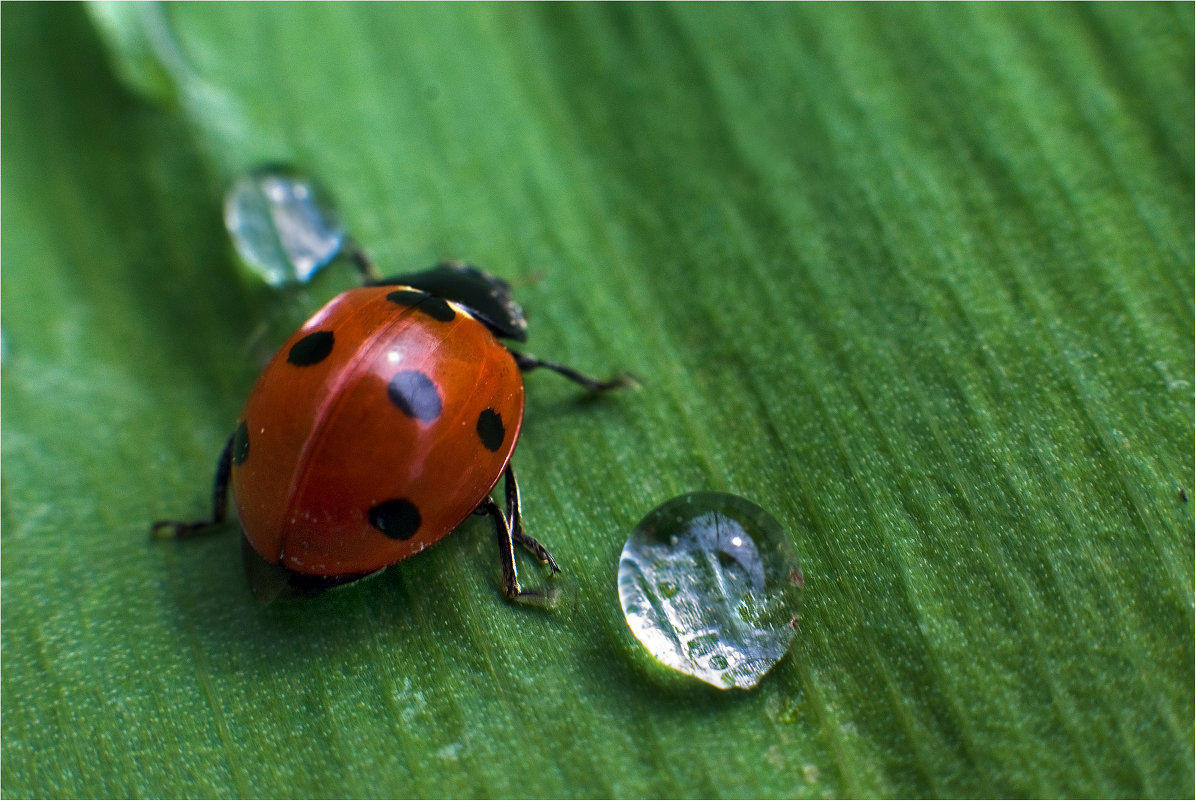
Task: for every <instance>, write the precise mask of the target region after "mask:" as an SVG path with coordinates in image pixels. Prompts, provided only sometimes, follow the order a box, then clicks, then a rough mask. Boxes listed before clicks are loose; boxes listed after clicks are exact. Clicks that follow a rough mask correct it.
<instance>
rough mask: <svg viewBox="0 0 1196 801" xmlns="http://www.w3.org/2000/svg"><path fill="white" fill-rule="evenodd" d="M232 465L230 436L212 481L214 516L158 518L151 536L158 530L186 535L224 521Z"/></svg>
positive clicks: (176, 534) (181, 535)
mask: <svg viewBox="0 0 1196 801" xmlns="http://www.w3.org/2000/svg"><path fill="white" fill-rule="evenodd" d="M232 467H233V437H229V438H228V442H226V443H225V444H224V450H222V451H221V452H220V460H219V461H218V462H217V463H216V479H215V480H214V481H213V482H212V516H211V517H209V518H206V519H204V520H157V521H155V522H154V523H153V525H151V526H150V536H151V537H155V536H158V532H160V531H166V532H168V533H169V534H170V535H171V536H173V537H186V536H188V535H191V534H194V533H195V532H197V531H200V530H202V529H205V528H210V527H211V526H216V525H219V524H221V523H223V522H224V518H225V517H226V516H227V514H228V479H229V475H230V474H231V473H232Z"/></svg>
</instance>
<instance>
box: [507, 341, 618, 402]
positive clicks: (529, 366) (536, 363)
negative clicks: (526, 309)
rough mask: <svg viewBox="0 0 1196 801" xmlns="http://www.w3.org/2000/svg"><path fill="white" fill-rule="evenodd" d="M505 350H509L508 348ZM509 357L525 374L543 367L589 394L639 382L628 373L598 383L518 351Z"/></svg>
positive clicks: (586, 376)
mask: <svg viewBox="0 0 1196 801" xmlns="http://www.w3.org/2000/svg"><path fill="white" fill-rule="evenodd" d="M507 350H510V348H508V349H507ZM510 352H511V355H512V356H514V357H515V364H517V365H518V366H519V369H520V370H522V371H523V372H525V373H530V372H531V371H532V370H538V369H539V368H541V367H543V368H544V369H545V370H551V371H553V372H554V373H558V374H559V375H563V376H564V377H565V378H567V379H569V380H570V381H572V382H573V383H575V384H580V385H581V386H583V387H585V388H586V389H587V390H589V391H590V392H606V391H608V390H612V389H619V388H620V387H634V386H636V385H637V384H638V383H639V382H638V381H636V380H635V377H634V376H632V375H631V374H630V373H620V374H619V375H617V376H615V377H613V378H610V379H608V380H606V381H600V380H598V379H597V378H592V377H591V376H588V375H586V374H585V373H581V372H578V371H577V370H574V369H573V368H572V367H566V366H565V365H563V364H557V363H556V362H549V361H545V360H543V359H538V358H536V357H535V356H533V355H531V354H530V353H520V352H518V351H514V350H510Z"/></svg>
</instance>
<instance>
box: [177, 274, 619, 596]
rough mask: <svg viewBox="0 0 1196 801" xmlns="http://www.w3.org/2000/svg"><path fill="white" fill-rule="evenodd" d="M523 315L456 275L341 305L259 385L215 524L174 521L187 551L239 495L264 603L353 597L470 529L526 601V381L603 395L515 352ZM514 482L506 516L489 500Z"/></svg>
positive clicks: (311, 324) (502, 286)
mask: <svg viewBox="0 0 1196 801" xmlns="http://www.w3.org/2000/svg"><path fill="white" fill-rule="evenodd" d="M498 337H503V338H509V339H514V340H517V341H520V342H522V341H524V340H526V338H527V324H526V322H525V320H524V317H523V310H522V309H521V308H520V307H519V305H518V304H517V303H515V301H514V300H512V299H511V296H510V287H509V286H508V285H507V283H506V282H504V281H502V280H501V279H498V278H495V277H494V276H490V275H487V274H486V273H483V272H482V271H480V270H478V269H476V268H473V267H468V266H465V265H459V264H442V265H440V266H438V267H436V268H433V269H432V270H428V271H425V272H423V273H417V274H413V275H406V276H396V277H395V278H391V279H387V280H384V281H378V282H370V283H368V284H367V285H366V286H364V287H361V288H359V289H351V290H349V291H347V292H344V293H342V294H341V295H338V296H337V297H335V298H333V299H332V301H331V302H329V303H328V305H326V306H325V307H324V308H323V309H321V310H320V311H318V312H317V313H316V314H315V315H314V316H313V317H312V318H311V319H310V320H308V321H307V322H306V323H305V324H304V325H303V327H302V328H300V329H299V330H298V331H296V332H295V334H294V335H292V336H291V338H290V339H289V340H288V341H287V342H286V344H284V345H283V346H282V348H281V349H280V350H279V351H278V353H277V354H276V355H275V356H274V358H273V359H272V360H271V361H270V363H269V364H268V365H267V366H266V369H265V370H264V371H263V372H262V375H261V377H260V378H259V379H258V381H257V384H256V385H255V386H254V388H253V391H252V392H251V393H250V394H249V399H248V401H246V403H245V409H244V411H243V412H242V413H241V417H240V420H239V421H238V423H237V427H236V430H235V431H234V433H233V435H232V436H231V437H230V438H229V440H228V443H227V444H226V445H225V447H224V451H223V453H222V454H221V456H220V461H219V465H218V467H217V471H216V479H215V486H214V489H213V493H212V515H211V517H210V518H208V519H204V520H198V521H192V522H183V521H175V520H162V521H158V522H156V523H154V524H153V531H154V532H155V533H156V532H159V531H164V530H165V531H170V532H172V533H173V534H174V535H175V536H184V535H187V534H190V533H192V532H195V531H197V530H199V529H203V528H207V527H209V526H213V525H216V524H218V523H220V522H222V521H223V520H224V519H225V515H226V511H227V494H228V487H229V484H230V482H231V484H232V488H233V493H234V498H235V500H236V507H237V514H238V517H239V518H240V522H241V527H242V530H243V531H244V535H245V536H244V543H245V547H244V552H245V557H246V569H247V573H248V575H249V578H250V584H251V587H252V588H253V590H254V592H255V594H258V595H259V597H273V596H274V595H277V594H279V592H282V591H289V592H291V593H292V594H312V593H315V592H319V591H321V590H324V589H327V588H329V587H333V586H337V585H339V584H344V583H347V582H350V581H356V580H357V579H360V578H362V577H364V576H366V575H369V574H370V573H374V572H376V571H379V570H381V569H383V568H385V567H387V566H389V565H392V564H394V563H395V562H398V561H401V560H403V559H406V558H407V557H409V556H413V555H414V554H417V553H419V552H420V551H422V550H423V549H424V548H427V547H428V546H429V545H433V544H435V543H436V542H438V541H439V540H441V539H442V538H444V537H445V536H446V535H447V534H449V533H450V532H451V531H453V529H455V528H457V526H459V525H460V524H461V523H462V521H464V520H465V518H467V517H469V516H470V515H471V514H486V515H489V516H490V517H491V518H492V519H493V521H494V524H495V528H496V530H497V534H498V541H499V550H500V556H501V558H502V570H503V592H504V593H505V594H506V595H507V597H508V598H512V599H514V598H518V597H520V596H522V595H524V594H525V593H523V591H521V590H520V588H519V581H518V577H517V575H516V571H515V555H514V545H515V544H516V543H518V544H519V545H522V546H524V547H525V548H527V549H528V550H530V551H531V552H532V553H533V554H535V555H536V556H537V557H538V558H539V559H540V560H541V561H542V562H544V563H546V564H547V565H548V566H549V567H550V568H551V570H552V571H553V572H560V568H558V567H557V564H556V561H555V560H554V559H553V558H552V556H551V554H549V553H548V551H547V550H546V549H545V548H544V547H543V546H542V545H540V544H539V543H538V542H536V540H534V539H532V538H531V537H529V536H527V535H526V534H524V533H523V525H522V519H521V515H520V502H519V489H518V485H517V483H516V481H515V473H514V471H513V470H512V468H511V465H510V459H511V454H512V452H513V451H514V450H515V443H516V441H517V440H518V438H519V430H520V425H521V424H522V421H523V377H522V374H523V373H525V372H528V371H530V370H534V369H536V368H538V367H544V368H547V369H550V370H553V371H555V372H558V373H560V374H561V375H563V376H565V377H566V378H569V379H570V380H572V381H575V382H577V383H578V384H580V385H582V386H583V387H585V388H586V389H588V390H589V391H591V392H604V391H606V390H609V389H613V388H615V387H620V386H624V385H626V384H627V383H628V379H627V378H626V377H621V378H615V379H612V380H610V381H597V380H595V379H592V378H589V377H587V376H585V375H582V374H580V373H578V372H577V371H575V370H572V369H570V368H568V367H564V366H562V365H558V364H553V363H550V362H545V361H541V360H540V359H537V358H535V357H534V356H531V355H529V354H524V353H518V352H515V351H512V350H509V349H508V348H506V347H505V346H504V345H502V344H501V343H500V342H499V341H498ZM503 476H505V478H506V481H505V500H506V503H505V509H504V508H500V507H499V506H498V504H496V503H495V502H494V500H493V499H492V498H490V491H491V489H493V488H494V486H495V484H497V483H498V480H499V478H500V477H503Z"/></svg>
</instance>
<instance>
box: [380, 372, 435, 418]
mask: <svg viewBox="0 0 1196 801" xmlns="http://www.w3.org/2000/svg"><path fill="white" fill-rule="evenodd" d="M386 394H387V397H389V398H390V402H391V403H393V404H394V405H395V406H397V407H398V408H399V411H401V412H402V413H403V414H405V415H407V416H408V417H414V418H415V419H416V420H422V421H423V422H425V423H428V422H431V421H432V420H435V419H436V418H437V417H439V416H440V410H441V403H440V393H439V392H437V391H436V384H435V383H433V381H432V379H430V378H428V377H427V376H426V375H424V374H423V373H421V372H420V371H419V370H401V371H399V372H397V373H395V374H394V376H393V377H392V378H391V379H390V383H389V384H387V385H386Z"/></svg>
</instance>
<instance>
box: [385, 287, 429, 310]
mask: <svg viewBox="0 0 1196 801" xmlns="http://www.w3.org/2000/svg"><path fill="white" fill-rule="evenodd" d="M426 297H428V293H427V292H424V291H422V290H419V289H396V290H395V291H394V292H391V293H390V294H388V295H387V296H386V299H387V300H389V301H390V302H391V303H397V304H399V305H400V306H414V305H415V304H416V303H419V302H420V301H421V300H423V299H424V298H426Z"/></svg>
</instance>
